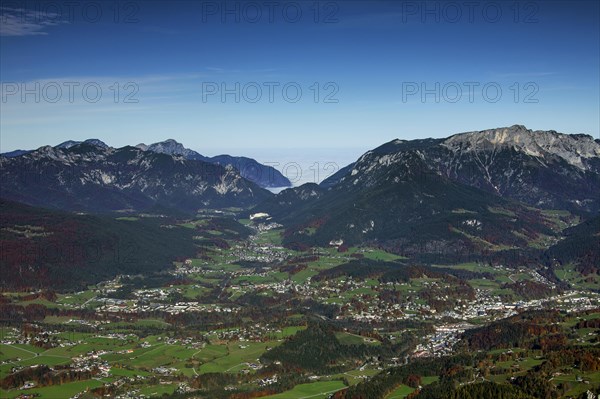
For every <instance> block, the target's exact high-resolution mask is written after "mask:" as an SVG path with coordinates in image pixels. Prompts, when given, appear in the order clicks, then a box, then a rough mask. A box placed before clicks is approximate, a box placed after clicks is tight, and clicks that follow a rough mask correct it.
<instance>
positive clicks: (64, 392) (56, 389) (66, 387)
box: [0, 380, 102, 399]
mask: <svg viewBox="0 0 600 399" xmlns="http://www.w3.org/2000/svg"><path fill="white" fill-rule="evenodd" d="M100 386H102V382H100V381H97V380H85V381H76V382H70V383H67V384H62V385H54V386H48V387H43V388H33V389H28V390H26V391H21V390H18V389H16V390H10V391H4V390H0V395H1V397H2V398H6V399H12V398H16V397H17V396H19V395H21V394H23V393H27V394H38V395H39V398H40V399H58V398H70V397H71V396H74V395H76V394H77V393H79V392H82V391H85V390H86V389H88V388H89V389H93V388H98V387H100Z"/></svg>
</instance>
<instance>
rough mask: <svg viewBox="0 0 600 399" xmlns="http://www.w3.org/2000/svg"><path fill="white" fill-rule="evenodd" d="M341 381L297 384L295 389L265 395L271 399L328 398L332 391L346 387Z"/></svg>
mask: <svg viewBox="0 0 600 399" xmlns="http://www.w3.org/2000/svg"><path fill="white" fill-rule="evenodd" d="M344 388H345V385H344V384H343V383H342V382H341V381H319V382H313V383H310V384H300V385H296V386H295V387H294V389H292V390H290V391H286V392H282V393H279V394H277V395H271V396H265V398H269V399H304V398H314V399H319V398H326V397H327V396H328V395H329V394H330V393H333V392H336V391H339V390H340V389H344Z"/></svg>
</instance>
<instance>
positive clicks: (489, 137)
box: [323, 125, 600, 213]
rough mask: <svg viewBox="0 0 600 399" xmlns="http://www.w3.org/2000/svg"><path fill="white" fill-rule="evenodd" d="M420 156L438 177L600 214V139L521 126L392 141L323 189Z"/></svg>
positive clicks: (362, 180) (364, 180) (360, 180)
mask: <svg viewBox="0 0 600 399" xmlns="http://www.w3.org/2000/svg"><path fill="white" fill-rule="evenodd" d="M409 153H410V154H412V155H413V156H419V157H421V158H422V159H423V160H424V161H425V162H426V163H427V164H428V165H429V166H430V167H431V168H432V169H433V170H435V171H436V173H438V174H439V175H441V176H444V177H447V178H449V179H452V180H454V181H457V182H459V183H462V184H466V185H469V186H472V187H476V188H479V189H483V190H485V191H488V192H491V193H494V194H496V195H499V196H501V197H504V198H508V199H513V200H518V201H521V202H524V203H526V204H529V205H532V206H536V207H540V208H545V209H567V210H570V211H574V212H583V213H597V212H600V140H594V139H593V138H592V137H591V136H588V135H583V134H577V135H569V134H562V133H557V132H555V131H547V132H546V131H532V130H529V129H527V128H525V127H524V126H521V125H514V126H511V127H505V128H497V129H489V130H483V131H478V132H467V133H461V134H456V135H453V136H451V137H449V138H447V139H425V140H410V141H403V140H393V141H391V142H389V143H386V144H384V145H382V146H380V147H378V148H376V149H374V150H372V151H368V152H367V153H365V154H364V155H363V156H361V157H360V158H359V159H358V160H357V161H356V162H355V163H354V164H352V165H351V166H350V167H347V168H344V169H342V170H341V171H340V172H339V173H338V174H336V175H334V176H332V177H331V178H329V179H328V181H326V182H324V183H326V184H324V185H323V187H330V188H331V187H335V186H336V185H337V184H340V183H343V182H344V181H348V180H353V184H355V185H361V184H365V185H369V184H371V183H372V182H373V181H374V180H373V176H374V175H375V172H377V173H379V172H378V171H380V170H384V171H385V169H386V168H387V167H389V166H390V165H394V164H402V163H403V162H404V161H405V160H406V156H407V154H409Z"/></svg>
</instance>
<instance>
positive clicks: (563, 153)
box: [442, 125, 600, 169]
mask: <svg viewBox="0 0 600 399" xmlns="http://www.w3.org/2000/svg"><path fill="white" fill-rule="evenodd" d="M442 146H444V147H446V148H448V149H450V150H451V151H453V152H455V153H468V152H476V153H478V152H488V151H496V150H500V149H505V148H511V149H514V150H516V151H517V152H522V153H524V154H526V155H529V156H534V157H538V158H542V159H547V158H551V157H559V158H562V159H563V160H565V161H566V162H567V163H569V164H570V165H573V166H576V167H578V168H580V169H586V164H585V162H584V159H588V158H594V157H599V156H600V144H599V143H598V142H597V141H595V140H594V138H593V137H591V136H588V135H585V134H578V135H571V134H564V133H558V132H556V131H554V130H551V131H541V130H536V131H533V130H530V129H527V128H526V127H525V126H523V125H513V126H510V127H503V128H497V129H488V130H482V131H477V132H467V133H460V134H456V135H454V136H451V137H449V138H448V139H446V140H444V141H443V142H442Z"/></svg>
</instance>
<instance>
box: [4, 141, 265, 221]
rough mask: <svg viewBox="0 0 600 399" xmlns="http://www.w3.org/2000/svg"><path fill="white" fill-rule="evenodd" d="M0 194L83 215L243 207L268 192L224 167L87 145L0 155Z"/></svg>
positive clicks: (136, 149) (92, 143)
mask: <svg viewBox="0 0 600 399" xmlns="http://www.w3.org/2000/svg"><path fill="white" fill-rule="evenodd" d="M0 182H1V183H2V187H1V189H0V194H1V197H2V198H5V199H9V200H13V201H18V202H23V203H26V204H29V205H34V206H41V207H50V208H58V209H63V210H69V211H83V212H114V211H129V212H144V211H148V210H151V209H158V208H163V209H171V210H175V211H183V212H186V213H193V212H195V211H197V210H198V209H200V208H225V207H247V206H251V205H255V204H257V203H259V202H260V201H262V200H264V199H266V198H268V197H269V196H271V193H270V192H269V191H267V190H266V189H263V188H261V187H259V186H258V185H256V184H255V183H253V182H251V181H249V180H247V179H245V178H243V177H242V176H241V175H240V173H239V171H238V170H237V169H236V168H234V167H233V166H231V165H225V166H222V165H219V164H214V163H208V162H204V161H200V160H188V159H186V158H184V157H182V156H178V155H169V154H165V153H157V152H152V151H143V150H141V149H139V148H136V147H130V146H128V147H123V148H118V149H115V148H112V147H108V146H106V145H101V144H100V145H99V144H98V143H94V142H89V141H87V142H82V143H68V144H64V143H63V144H62V145H59V146H56V147H50V146H46V147H41V148H39V149H37V150H35V151H31V152H28V153H26V154H23V155H20V156H17V157H12V158H6V157H1V158H0Z"/></svg>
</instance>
